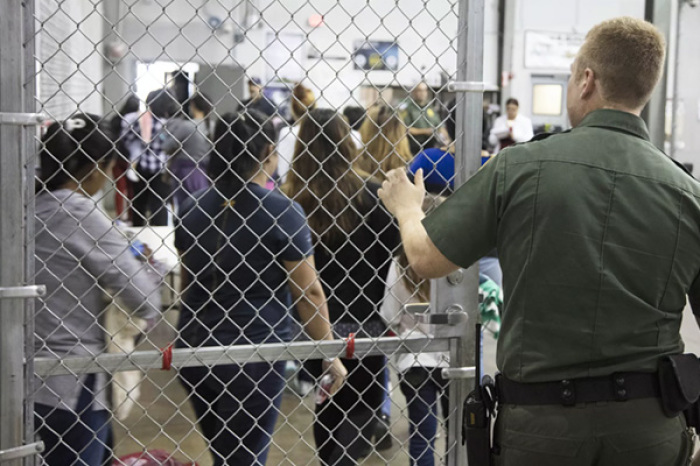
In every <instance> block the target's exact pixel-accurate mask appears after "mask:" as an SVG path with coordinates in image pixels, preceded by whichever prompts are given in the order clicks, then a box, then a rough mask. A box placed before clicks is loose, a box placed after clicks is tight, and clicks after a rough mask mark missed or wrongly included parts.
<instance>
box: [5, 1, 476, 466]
mask: <svg viewBox="0 0 700 466" xmlns="http://www.w3.org/2000/svg"><path fill="white" fill-rule="evenodd" d="M10 3H12V2H10ZM5 6H7V5H5ZM4 11H6V12H7V15H8V16H6V23H4V24H10V23H12V21H16V22H17V24H21V25H22V27H23V29H21V30H18V31H16V34H18V36H17V37H19V38H21V43H20V42H19V41H18V40H15V45H14V47H16V50H15V49H13V50H9V49H8V47H6V46H5V44H4V43H3V46H2V48H3V55H2V63H0V72H2V73H3V76H5V75H6V74H7V73H8V72H9V71H8V70H9V68H8V67H11V66H12V56H13V53H14V57H15V59H22V63H24V65H23V66H19V67H18V68H17V69H16V73H17V75H18V76H21V79H18V80H17V83H16V86H15V87H14V88H12V89H10V88H9V87H8V89H7V90H6V91H5V92H4V94H3V96H4V97H3V100H0V105H1V106H2V108H0V111H1V112H4V113H2V115H3V122H2V124H3V125H4V126H3V128H6V129H3V131H5V132H4V133H3V134H9V131H15V132H14V133H12V134H11V136H14V137H16V138H17V140H18V141H20V142H19V143H18V144H15V145H14V146H13V145H11V144H10V143H9V142H7V141H8V139H7V138H5V137H3V139H2V148H1V149H2V151H3V158H2V182H3V193H2V195H1V196H0V201H2V205H3V206H9V207H7V208H8V209H14V210H13V212H15V214H14V215H10V216H9V217H8V219H14V220H13V221H15V222H19V223H20V227H21V228H20V230H21V234H20V236H19V238H22V237H24V238H26V240H27V241H23V240H22V241H18V240H17V238H18V236H17V235H14V236H12V237H10V236H7V237H6V236H5V234H4V233H3V239H2V242H3V248H15V250H16V251H19V254H20V256H19V262H20V263H22V264H24V265H23V268H22V269H21V270H20V271H19V272H18V273H19V274H20V275H23V277H24V279H23V280H20V281H24V282H25V283H37V284H41V285H45V286H46V293H45V295H43V296H41V297H38V298H36V300H35V301H34V300H28V301H27V300H25V302H26V306H24V307H22V305H21V304H17V302H19V301H17V300H13V301H12V303H14V304H13V306H14V308H15V314H16V315H15V317H14V321H12V320H10V321H9V323H8V321H7V317H3V318H4V319H5V320H3V322H4V323H3V334H4V333H6V331H5V329H6V328H14V329H15V331H16V332H19V335H22V334H23V333H24V336H25V340H26V348H27V349H26V353H27V354H26V355H25V358H24V360H23V361H20V362H19V364H17V359H16V358H15V359H14V362H15V366H14V369H13V370H14V371H15V372H17V371H18V370H19V372H20V376H19V377H18V379H17V380H15V381H13V382H10V381H6V382H4V383H3V385H2V386H0V401H2V400H7V399H8V398H7V396H6V394H8V393H11V390H13V389H14V390H17V387H20V390H21V392H23V394H24V396H23V401H24V402H23V404H22V405H21V406H20V407H19V408H17V407H16V406H15V407H14V408H13V407H12V406H11V404H12V401H10V402H8V401H4V402H2V403H0V409H2V410H3V416H5V415H6V413H8V412H12V409H14V415H15V419H17V423H16V424H18V425H19V426H22V425H24V426H25V429H24V431H23V432H22V428H21V427H19V432H20V433H17V432H14V431H15V430H17V429H16V428H17V425H13V426H12V427H9V426H7V425H3V426H0V440H1V441H2V444H1V445H0V448H2V449H9V448H13V447H16V446H19V445H21V444H28V445H30V446H31V447H32V448H34V450H33V451H34V452H35V451H36V446H34V445H33V443H34V442H35V441H43V443H44V448H45V451H44V452H43V453H42V454H41V455H34V456H28V457H26V458H25V460H24V462H25V463H24V464H48V465H52V464H88V465H102V464H119V465H135V464H140V465H148V464H198V465H210V464H217V465H218V464H229V465H239V464H241V465H243V464H295V465H304V464H317V463H319V462H320V463H321V464H329V465H332V464H338V465H340V464H356V463H359V464H406V463H408V462H409V460H412V461H419V460H420V461H425V460H427V458H431V459H432V461H433V462H434V463H435V464H464V462H465V460H464V453H463V452H462V447H461V439H460V436H459V429H460V428H459V425H460V413H459V409H460V406H461V400H462V399H463V398H464V395H465V393H466V392H465V381H466V379H464V378H463V377H464V376H467V377H470V376H471V377H473V370H472V371H471V372H470V371H469V370H466V371H464V370H463V371H452V372H451V371H450V370H447V371H443V369H450V368H452V369H460V368H465V366H472V365H473V364H472V362H473V360H474V353H473V348H472V345H471V342H472V341H473V335H469V334H470V333H471V332H470V331H469V328H471V326H469V327H468V326H467V321H468V320H469V317H471V318H472V319H474V318H475V313H476V288H477V277H476V273H475V271H471V270H470V271H465V272H460V275H458V276H455V277H452V278H451V280H450V281H449V283H448V282H444V281H443V282H440V283H433V284H432V287H431V286H430V284H428V283H425V282H423V281H421V279H420V278H419V277H417V276H416V275H415V274H414V273H412V271H411V270H410V267H408V266H407V261H406V259H405V256H404V255H403V253H402V250H401V244H400V235H399V231H398V225H396V223H395V221H394V220H393V219H392V218H391V216H390V215H389V214H388V212H387V211H386V210H385V209H384V207H383V206H382V205H381V202H380V201H379V200H378V198H377V189H378V188H379V186H380V184H381V182H382V180H383V179H384V177H385V175H386V173H387V172H388V171H389V170H390V169H393V168H405V167H408V168H409V170H411V169H413V170H415V169H416V168H417V167H419V166H422V167H424V170H425V174H426V180H427V181H428V187H429V189H430V191H431V195H430V196H429V197H428V200H429V202H426V206H425V207H426V209H427V210H430V209H432V208H434V206H435V205H436V204H438V203H439V202H440V198H441V196H446V195H449V193H450V192H451V190H452V189H454V186H455V183H457V184H459V183H460V182H462V181H464V180H465V179H466V176H468V174H470V173H472V172H473V171H475V170H476V167H478V162H476V160H477V158H476V157H473V159H474V160H472V158H471V157H466V156H462V155H460V154H466V153H470V154H471V153H474V154H476V147H477V145H478V144H477V142H476V140H477V138H476V137H477V135H479V134H480V133H481V95H480V94H479V93H478V91H479V89H480V87H479V81H480V80H481V64H480V63H478V64H475V65H473V66H471V67H467V63H470V64H471V63H477V62H480V61H481V41H482V40H483V1H481V2H478V1H466V0H461V1H458V0H431V1H430V2H427V1H418V0H415V1H405V2H404V1H402V2H382V1H367V2H364V1H363V2H355V1H340V2H331V1H318V2H311V1H281V0H240V1H239V0H142V1H131V0H119V1H100V0H70V1H69V0H36V1H34V2H31V1H29V2H25V4H23V5H15V6H14V7H13V8H9V6H8V8H6V9H4ZM480 21H481V22H480ZM480 36H481V37H480ZM20 81H21V82H20ZM455 81H459V82H457V83H455ZM460 82H461V84H460ZM460 85H461V87H460ZM464 91H476V92H475V93H473V94H466V95H465V94H462V93H460V92H464ZM11 92H15V93H18V94H19V96H21V97H19V96H18V99H19V100H17V102H18V103H20V104H21V105H14V106H13V105H9V104H7V102H11V98H12V95H11ZM34 112H36V114H38V115H36V114H35V113H34ZM11 114H13V115H15V116H14V117H11ZM20 120H21V121H20ZM38 120H40V121H41V124H40V125H38V126H32V125H31V123H32V122H34V121H38ZM457 122H460V123H462V122H473V124H471V125H464V124H456V123H457ZM20 124H22V125H23V126H21V125H20ZM455 146H456V148H455ZM12 149H16V150H17V152H19V153H20V154H21V157H19V161H20V163H19V164H18V163H17V162H14V164H15V165H14V166H15V168H16V169H15V170H14V171H13V170H6V166H8V165H7V164H8V163H9V161H10V158H9V156H6V155H5V154H7V150H12ZM421 164H422V165H421ZM410 167H413V168H410ZM24 174H27V176H24ZM10 176H12V177H15V178H16V181H17V180H20V181H18V182H19V183H20V184H19V185H17V183H15V184H14V185H13V186H15V185H16V188H13V189H16V190H17V191H18V192H20V193H21V196H20V198H21V199H19V200H17V199H16V197H14V193H11V192H8V191H7V190H6V189H5V186H10V184H6V183H8V182H9V178H8V177H10ZM22 180H23V181H22ZM22 218H23V219H24V220H22ZM2 225H4V227H3V228H5V229H7V227H8V223H7V221H4V222H3V224H2ZM5 229H3V232H5V231H6V230H5ZM12 241H14V243H13V242H12ZM5 254H6V253H3V256H2V257H3V260H4V258H5V257H6V255H5ZM7 257H9V256H7ZM14 260H17V258H15V259H14ZM11 281H12V280H10V279H8V280H4V281H3V283H1V284H0V285H2V286H8V284H10V285H12V286H15V285H17V284H18V283H17V280H14V282H13V283H10V282H11ZM30 294H31V293H30ZM0 297H2V296H0ZM30 301H31V302H30ZM7 302H9V301H7ZM420 303H431V305H430V306H429V307H427V306H426V307H422V308H421V307H420V306H419V307H415V306H414V307H412V308H410V309H407V308H405V306H406V305H411V304H413V305H417V304H420ZM17 309H19V310H20V311H21V313H20V314H17ZM426 311H427V312H426ZM23 315H26V316H27V318H26V321H25V318H24V317H23ZM468 315H469V317H468ZM6 324H7V325H8V327H5V325H6ZM13 325H14V326H13ZM21 328H24V331H22V330H21ZM16 336H17V334H15V337H16ZM5 340H7V339H6V338H5ZM15 340H16V338H15ZM3 345H4V346H3V349H5V350H6V349H8V348H12V345H15V347H17V341H13V340H10V341H4V342H3ZM19 346H21V345H19ZM6 354H7V353H3V357H2V359H3V362H0V364H10V367H11V366H12V365H11V362H12V361H10V363H8V362H6V356H5V355H6ZM10 359H11V358H10ZM5 367H8V366H5ZM23 368H24V369H23ZM22 370H24V374H25V376H24V377H22V376H21V372H22ZM344 371H347V376H345V377H344V383H343V385H342V386H341V387H340V388H339V390H338V391H337V392H335V393H333V394H329V391H332V390H334V389H335V388H336V387H334V388H330V386H331V384H332V383H333V381H334V380H336V381H340V380H342V379H343V374H344ZM460 376H461V377H462V378H458V379H452V377H460ZM22 379H23V380H22ZM17 402H18V400H17V399H15V400H14V403H15V405H16V404H17ZM18 409H19V410H20V411H19V412H18ZM8 410H9V411H8ZM5 418H6V417H3V419H5ZM10 431H13V432H14V437H13V436H12V435H10V434H8V432H10ZM26 453H27V452H24V453H17V455H18V456H22V455H23V454H26ZM1 454H2V452H0V455H1ZM9 458H10V457H7V459H9ZM0 459H3V458H2V457H1V456H0ZM17 464H20V463H17ZM421 464H423V463H421ZM425 464H431V463H425Z"/></svg>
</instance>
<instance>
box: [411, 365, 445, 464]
mask: <svg viewBox="0 0 700 466" xmlns="http://www.w3.org/2000/svg"><path fill="white" fill-rule="evenodd" d="M401 392H402V393H403V394H404V396H405V397H406V406H407V408H408V419H409V422H410V424H409V427H408V432H409V440H408V452H409V455H410V457H411V463H410V464H411V465H416V466H433V465H434V464H435V435H436V434H437V428H438V402H439V403H440V405H441V408H442V412H443V415H445V413H447V412H448V410H449V398H450V397H449V393H448V386H447V380H445V379H443V378H442V374H441V369H440V368H433V367H430V368H426V367H412V368H411V369H409V370H408V371H406V372H405V373H403V374H401Z"/></svg>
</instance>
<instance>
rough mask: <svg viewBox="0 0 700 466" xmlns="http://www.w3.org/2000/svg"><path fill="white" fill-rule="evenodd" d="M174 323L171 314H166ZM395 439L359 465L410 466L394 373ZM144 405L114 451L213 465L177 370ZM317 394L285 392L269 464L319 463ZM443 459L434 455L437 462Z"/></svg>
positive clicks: (687, 335)
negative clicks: (156, 453)
mask: <svg viewBox="0 0 700 466" xmlns="http://www.w3.org/2000/svg"><path fill="white" fill-rule="evenodd" d="M168 317H169V319H168V320H172V316H168ZM682 335H683V339H684V341H685V343H686V351H688V352H695V353H696V354H698V353H700V331H698V327H697V325H696V323H695V320H694V318H693V316H692V314H691V313H690V311H689V310H688V309H687V310H686V315H685V316H684V319H683V326H682ZM171 338H172V330H171V328H170V327H169V326H166V325H163V326H161V328H158V329H157V330H156V332H155V334H154V340H155V342H156V344H164V343H165V342H167V341H169V340H170V339H171ZM495 349H496V345H495V341H494V340H493V338H491V337H488V338H486V339H485V342H484V364H485V370H486V371H487V372H488V373H491V374H493V373H494V371H495ZM392 378H393V379H394V383H393V387H394V389H393V392H392V403H393V405H392V429H391V432H392V435H393V438H394V441H393V447H392V448H391V449H389V450H386V451H382V452H373V453H372V454H371V455H370V456H369V457H368V458H366V459H365V460H364V461H363V462H361V463H360V464H363V465H407V464H408V455H407V450H408V441H407V439H408V423H407V419H406V416H405V414H404V407H405V400H404V397H403V395H402V394H401V392H400V390H399V389H398V384H397V382H396V380H395V379H396V375H395V374H393V376H392ZM141 387H142V393H141V397H140V401H139V403H140V407H139V408H137V409H134V411H132V413H131V415H130V416H129V417H128V419H126V421H125V422H124V423H123V424H122V425H116V424H117V423H116V422H115V423H114V424H115V452H116V454H117V456H121V455H125V454H128V453H134V452H140V451H143V450H144V449H149V450H150V449H164V450H167V451H169V452H173V453H174V456H175V457H176V458H178V459H180V460H182V461H196V462H197V463H198V464H199V465H200V466H209V465H211V457H210V456H209V453H208V450H207V445H206V442H205V440H204V439H203V437H202V436H201V435H200V433H199V432H198V430H197V427H196V425H195V423H194V422H193V419H194V415H193V414H194V413H193V411H192V408H191V406H190V404H189V403H188V401H187V399H186V397H185V392H184V390H183V389H182V387H181V386H180V384H179V383H178V381H177V380H176V379H175V372H174V371H170V372H162V371H152V372H149V373H148V377H147V378H146V379H145V380H144V381H143V383H142V384H141ZM312 423H313V395H310V396H307V397H305V398H303V399H302V398H300V397H299V396H298V395H296V394H294V393H293V392H292V391H291V390H290V391H287V392H286V393H285V396H284V399H283V402H282V408H281V414H280V416H279V419H278V422H277V428H276V430H275V434H274V438H273V445H272V447H271V449H270V456H269V459H268V463H267V464H268V465H295V466H302V465H316V464H318V460H317V459H316V457H315V448H314V441H313V435H312ZM444 440H445V434H444V432H442V433H441V436H440V438H439V439H438V448H437V449H436V450H437V451H438V452H442V451H444ZM441 458H444V455H439V454H436V464H441V463H443V461H441V460H440V459H441Z"/></svg>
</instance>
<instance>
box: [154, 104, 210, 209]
mask: <svg viewBox="0 0 700 466" xmlns="http://www.w3.org/2000/svg"><path fill="white" fill-rule="evenodd" d="M162 147H163V150H164V151H165V153H166V154H168V155H169V159H168V173H169V174H170V176H171V180H172V183H171V184H172V187H173V198H174V200H175V204H176V205H177V207H178V209H179V208H180V207H181V206H182V203H183V202H185V201H186V200H187V199H189V198H190V197H192V194H194V193H196V192H197V191H200V190H202V189H206V188H208V187H209V184H210V183H209V178H208V177H207V174H206V163H207V157H208V155H209V152H210V151H211V149H212V144H211V142H210V141H209V138H207V137H206V136H205V135H204V133H202V128H201V127H200V126H199V125H197V123H196V122H194V121H192V120H190V119H189V118H187V117H185V118H171V119H170V120H168V122H167V123H166V124H165V131H163V146H162Z"/></svg>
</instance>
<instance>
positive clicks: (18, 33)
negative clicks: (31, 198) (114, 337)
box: [0, 0, 27, 466]
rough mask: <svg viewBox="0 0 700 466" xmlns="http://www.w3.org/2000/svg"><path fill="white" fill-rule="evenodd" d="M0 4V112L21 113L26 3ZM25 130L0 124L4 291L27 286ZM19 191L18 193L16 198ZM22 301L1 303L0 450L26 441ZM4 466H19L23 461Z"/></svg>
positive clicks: (7, 0) (0, 278)
mask: <svg viewBox="0 0 700 466" xmlns="http://www.w3.org/2000/svg"><path fill="white" fill-rule="evenodd" d="M23 3H24V2H18V1H16V0H2V2H1V3H0V5H2V14H1V15H0V44H2V45H1V46H0V83H2V86H0V112H2V113H23V112H24V106H23V101H22V95H23V94H22V90H23V85H24V80H23V64H24V63H23V62H24V56H23V55H24V44H23V42H22V41H23V38H24V34H23V26H24V23H23V14H22V12H23V8H24V5H23ZM24 132H25V129H23V128H22V127H21V126H16V125H5V124H3V125H0V184H1V185H2V190H1V191H0V212H2V215H0V264H2V266H1V267H0V287H16V286H21V285H23V284H24V282H25V250H24V246H25V244H24V243H25V241H24V239H25V236H24V233H25V230H24V227H25V225H26V222H27V219H26V218H25V217H24V195H23V194H24V190H23V188H24V182H23V180H24V174H25V172H24V170H25V167H24V165H25V164H24V160H23V155H24V147H23V133H24ZM18 193H19V195H18ZM24 311H25V302H24V298H8V299H0V329H2V331H0V374H2V376H0V450H11V449H13V448H16V447H20V446H22V445H23V443H24V403H23V400H24V395H25V392H24V375H25V374H24V351H23V349H24ZM4 464H9V465H16V466H19V465H21V464H22V460H21V459H13V460H9V461H7V462H6V463H4Z"/></svg>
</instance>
